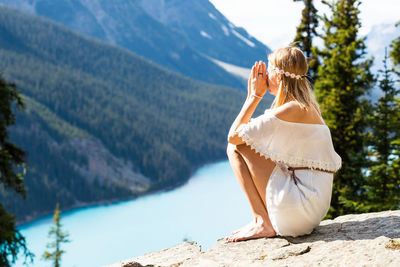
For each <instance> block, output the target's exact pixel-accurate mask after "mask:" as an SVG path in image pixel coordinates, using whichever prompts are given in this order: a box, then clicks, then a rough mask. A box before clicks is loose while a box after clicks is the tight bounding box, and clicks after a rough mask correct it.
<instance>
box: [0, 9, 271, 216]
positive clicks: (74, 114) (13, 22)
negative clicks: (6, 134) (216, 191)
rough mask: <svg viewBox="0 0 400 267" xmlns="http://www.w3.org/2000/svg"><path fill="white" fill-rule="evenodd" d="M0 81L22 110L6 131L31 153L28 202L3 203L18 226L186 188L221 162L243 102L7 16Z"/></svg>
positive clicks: (2, 13)
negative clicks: (14, 90) (202, 170)
mask: <svg viewBox="0 0 400 267" xmlns="http://www.w3.org/2000/svg"><path fill="white" fill-rule="evenodd" d="M0 72H3V73H4V77H5V78H6V80H8V81H10V82H15V83H16V85H17V87H18V88H19V89H20V90H21V91H22V93H23V94H24V95H25V96H26V97H25V99H26V101H27V110H26V111H25V112H22V113H21V112H18V114H17V125H15V126H13V127H12V128H11V129H10V130H11V137H12V138H11V139H12V140H14V141H15V142H16V143H17V145H19V146H20V147H21V148H22V149H24V150H26V151H27V152H28V169H27V175H26V178H25V180H26V185H27V189H28V200H27V201H23V200H22V199H20V198H19V197H18V198H17V197H15V198H14V197H11V196H10V195H8V194H7V193H6V192H4V190H3V191H1V197H0V200H1V201H2V202H4V203H5V204H6V206H7V205H12V207H11V208H10V209H11V210H10V211H11V212H13V213H16V214H17V216H18V219H20V220H22V219H23V218H26V216H27V215H33V216H36V215H39V214H42V213H44V212H52V211H53V209H54V206H55V201H56V200H58V201H60V205H61V208H68V207H72V206H74V205H80V204H83V203H93V201H99V200H110V199H116V198H118V199H121V198H128V197H134V196H136V195H139V194H142V193H143V192H146V191H147V192H149V191H152V190H158V189H162V188H169V187H173V186H176V185H178V184H181V183H183V182H184V181H186V180H187V179H188V178H189V176H190V175H191V174H192V173H193V171H194V170H195V169H196V168H197V167H199V166H201V165H202V164H205V163H208V162H212V161H216V160H220V159H224V158H226V135H227V133H228V130H229V126H230V125H231V123H232V122H233V120H234V118H235V116H236V115H237V113H238V112H239V110H240V106H241V105H242V103H243V101H244V99H245V94H244V93H243V92H239V91H237V90H235V89H232V88H228V87H221V86H215V85H211V84H207V83H202V82H198V81H194V80H191V79H189V78H186V77H184V76H182V75H180V74H177V73H174V72H171V71H168V70H167V69H165V68H163V67H160V66H158V65H155V64H153V63H151V62H150V61H148V60H146V59H144V58H142V57H139V56H137V55H135V54H133V53H131V52H129V51H127V50H124V49H121V48H118V47H115V46H112V45H108V44H104V43H102V42H100V41H98V40H95V39H91V38H87V37H84V36H81V35H79V34H77V33H75V32H73V31H71V30H68V29H66V28H64V27H62V26H60V25H58V24H56V23H53V22H51V21H49V20H47V19H44V18H40V17H37V16H33V15H27V14H25V13H22V12H18V11H16V10H14V9H10V8H6V7H0ZM264 108H265V106H263V107H261V105H260V109H259V112H258V113H262V109H264ZM27 203H29V204H27Z"/></svg>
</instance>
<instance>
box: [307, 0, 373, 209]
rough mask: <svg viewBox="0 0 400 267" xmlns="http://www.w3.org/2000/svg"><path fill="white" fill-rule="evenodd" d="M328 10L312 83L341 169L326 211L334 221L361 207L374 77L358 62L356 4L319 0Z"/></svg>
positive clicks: (361, 41) (361, 46)
mask: <svg viewBox="0 0 400 267" xmlns="http://www.w3.org/2000/svg"><path fill="white" fill-rule="evenodd" d="M323 2H324V4H326V5H328V6H329V8H330V9H331V11H332V16H331V17H330V18H328V17H327V16H326V15H325V16H324V18H323V20H324V36H322V38H323V40H324V44H325V47H324V49H323V50H322V51H321V52H320V55H321V58H322V65H321V66H320V67H319V68H318V76H319V78H318V80H317V81H316V83H315V88H316V90H315V91H316V92H315V93H316V97H317V100H318V102H319V103H320V106H321V110H322V115H323V117H324V118H325V122H326V123H327V125H328V126H329V128H330V130H331V134H332V139H333V144H334V147H335V150H336V152H337V153H338V154H339V155H340V156H341V158H342V168H341V169H340V170H339V171H338V172H337V173H336V174H335V178H334V185H333V192H332V201H331V208H330V210H329V213H328V215H329V216H331V217H335V216H338V215H342V214H347V213H358V212H361V211H362V203H363V202H364V192H363V191H364V190H365V189H364V188H363V187H362V184H363V180H364V177H365V173H364V172H365V169H366V168H367V167H368V160H367V152H366V149H365V147H366V130H367V126H368V120H367V116H366V115H367V114H370V113H371V104H370V103H369V101H368V100H367V99H366V98H365V96H366V94H367V93H368V92H369V90H370V88H371V85H372V83H373V82H374V77H373V76H372V74H371V72H370V66H371V64H372V62H373V59H364V56H365V54H366V51H365V48H366V47H365V38H358V37H357V34H358V30H359V28H360V27H361V23H360V21H359V18H358V15H359V9H358V7H359V5H360V1H358V0H338V1H334V2H327V1H323Z"/></svg>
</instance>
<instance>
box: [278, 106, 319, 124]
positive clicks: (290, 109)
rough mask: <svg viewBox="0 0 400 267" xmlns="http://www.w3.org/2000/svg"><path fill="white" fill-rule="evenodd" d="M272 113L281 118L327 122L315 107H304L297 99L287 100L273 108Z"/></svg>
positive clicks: (316, 122) (311, 122)
mask: <svg viewBox="0 0 400 267" xmlns="http://www.w3.org/2000/svg"><path fill="white" fill-rule="evenodd" d="M271 112H272V114H273V115H274V116H275V117H277V118H278V119H280V120H283V121H288V122H296V123H306V124H325V123H324V121H323V120H322V118H321V117H320V116H319V114H318V112H317V111H316V110H315V108H314V107H310V108H309V109H307V110H306V109H303V108H302V107H301V106H300V104H299V103H298V102H297V101H290V102H287V103H285V104H283V105H281V106H279V107H277V108H275V109H273V110H271Z"/></svg>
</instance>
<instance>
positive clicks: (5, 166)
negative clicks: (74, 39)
mask: <svg viewBox="0 0 400 267" xmlns="http://www.w3.org/2000/svg"><path fill="white" fill-rule="evenodd" d="M14 103H15V104H16V107H17V109H20V110H22V109H23V108H24V103H23V102H22V99H21V97H20V91H19V90H17V89H16V86H15V84H9V83H7V82H6V81H5V80H4V79H3V78H2V77H1V75H0V186H2V187H3V188H9V189H11V190H13V191H15V192H16V193H18V194H19V195H21V196H22V197H23V198H24V199H26V190H25V187H24V178H23V171H24V170H25V169H24V166H23V165H24V163H25V157H26V153H25V152H24V151H23V150H21V149H20V148H19V147H17V146H16V145H15V144H13V143H10V142H9V141H8V140H7V139H8V137H9V136H8V130H7V127H8V126H10V125H13V124H15V114H14V113H13V109H12V105H13V104H14ZM19 170H21V171H22V173H21V172H18V171H19ZM16 171H17V172H16ZM20 249H22V250H23V255H24V256H25V261H24V262H25V263H26V260H27V259H28V258H29V259H30V262H33V256H34V255H33V253H31V252H30V251H29V250H28V248H27V247H26V242H25V238H24V236H22V234H21V233H20V232H19V231H18V230H17V228H16V225H15V215H13V214H10V213H8V212H7V211H6V209H5V208H4V207H3V205H2V204H1V203H0V266H6V267H7V266H11V264H13V263H15V261H16V259H17V255H18V254H19V250H20ZM9 256H11V260H9V258H8V257H9Z"/></svg>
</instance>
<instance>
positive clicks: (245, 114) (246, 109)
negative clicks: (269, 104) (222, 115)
mask: <svg viewBox="0 0 400 267" xmlns="http://www.w3.org/2000/svg"><path fill="white" fill-rule="evenodd" d="M259 73H262V75H258V74H259ZM266 79H267V77H266V65H265V63H263V62H261V61H260V64H258V62H256V63H255V64H254V66H253V68H252V69H251V73H250V77H249V84H248V95H247V98H246V101H245V102H244V104H243V107H242V109H241V110H240V112H239V115H238V116H237V117H236V119H235V121H234V122H233V124H232V126H231V128H230V130H229V134H228V142H229V143H231V144H234V145H240V144H244V143H245V142H244V141H243V140H242V138H240V137H239V136H238V133H237V132H236V130H237V128H238V127H239V126H240V125H242V124H246V123H248V122H249V121H250V118H251V116H252V115H253V113H254V111H255V110H256V108H257V105H258V103H260V101H261V98H259V97H256V96H254V95H253V94H256V95H258V96H261V97H262V96H264V94H265V93H266V91H267V89H268V88H267V87H268V86H267V82H266Z"/></svg>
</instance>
